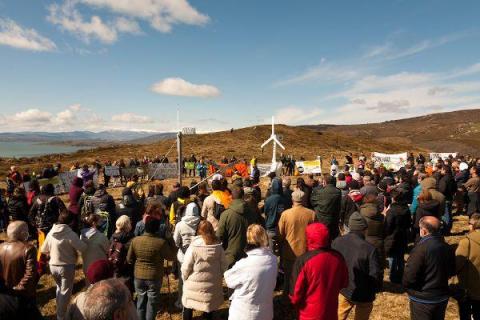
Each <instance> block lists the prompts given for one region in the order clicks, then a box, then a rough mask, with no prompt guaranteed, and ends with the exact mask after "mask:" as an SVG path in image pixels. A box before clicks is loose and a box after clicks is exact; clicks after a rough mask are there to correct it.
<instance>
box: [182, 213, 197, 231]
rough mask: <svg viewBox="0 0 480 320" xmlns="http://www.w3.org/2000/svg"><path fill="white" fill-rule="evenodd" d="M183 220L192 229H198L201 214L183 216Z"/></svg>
mask: <svg viewBox="0 0 480 320" xmlns="http://www.w3.org/2000/svg"><path fill="white" fill-rule="evenodd" d="M182 221H183V222H184V223H185V224H186V225H187V226H189V227H190V228H192V229H197V226H198V224H199V223H200V217H199V216H191V215H190V216H183V217H182Z"/></svg>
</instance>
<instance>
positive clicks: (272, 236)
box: [267, 230, 277, 254]
mask: <svg viewBox="0 0 480 320" xmlns="http://www.w3.org/2000/svg"><path fill="white" fill-rule="evenodd" d="M267 235H268V246H269V247H270V250H272V253H273V254H275V252H276V247H277V232H276V231H271V230H268V231H267Z"/></svg>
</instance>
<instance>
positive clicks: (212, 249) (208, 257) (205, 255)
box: [190, 236, 222, 262]
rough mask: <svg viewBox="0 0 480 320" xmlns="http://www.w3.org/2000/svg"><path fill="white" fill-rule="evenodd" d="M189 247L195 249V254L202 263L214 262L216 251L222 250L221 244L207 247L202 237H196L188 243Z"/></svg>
mask: <svg viewBox="0 0 480 320" xmlns="http://www.w3.org/2000/svg"><path fill="white" fill-rule="evenodd" d="M190 247H195V249H196V250H195V254H196V255H197V256H198V257H200V259H202V260H204V261H212V262H213V261H214V260H216V257H217V251H218V250H220V248H222V244H221V243H215V244H210V245H207V244H205V241H203V238H202V236H196V237H195V238H193V240H192V242H191V243H190Z"/></svg>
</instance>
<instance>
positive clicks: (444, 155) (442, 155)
mask: <svg viewBox="0 0 480 320" xmlns="http://www.w3.org/2000/svg"><path fill="white" fill-rule="evenodd" d="M450 156H452V157H453V158H454V159H455V158H456V157H457V153H456V152H452V153H440V152H438V153H430V161H432V162H433V163H437V160H438V159H442V160H447V159H448V158H450Z"/></svg>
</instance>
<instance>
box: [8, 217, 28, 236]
mask: <svg viewBox="0 0 480 320" xmlns="http://www.w3.org/2000/svg"><path fill="white" fill-rule="evenodd" d="M7 237H8V240H10V241H26V240H27V239H28V226H27V223H26V222H25V221H18V220H17V221H13V222H11V223H10V224H9V225H8V227H7Z"/></svg>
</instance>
